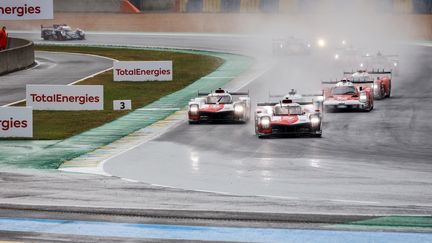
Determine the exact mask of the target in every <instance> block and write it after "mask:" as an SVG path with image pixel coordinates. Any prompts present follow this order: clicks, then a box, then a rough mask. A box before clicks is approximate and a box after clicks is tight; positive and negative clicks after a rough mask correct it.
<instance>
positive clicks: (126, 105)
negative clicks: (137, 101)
mask: <svg viewBox="0 0 432 243" xmlns="http://www.w3.org/2000/svg"><path fill="white" fill-rule="evenodd" d="M113 108H114V110H115V111H122V110H132V101H131V100H114V101H113Z"/></svg>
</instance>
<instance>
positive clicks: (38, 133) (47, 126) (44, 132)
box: [19, 46, 223, 140]
mask: <svg viewBox="0 0 432 243" xmlns="http://www.w3.org/2000/svg"><path fill="white" fill-rule="evenodd" d="M36 50H38V51H55V52H73V53H85V54H94V55H100V56H105V57H110V58H114V59H117V60H123V61H134V60H135V61H138V60H139V61H161V60H172V61H173V69H174V73H173V81H171V82H114V81H113V75H112V71H108V72H105V73H102V74H100V75H97V76H95V77H93V78H90V79H87V80H85V81H83V82H80V83H79V84H80V85H103V86H104V99H105V101H104V105H105V109H104V110H103V111H34V113H33V120H34V121H33V127H34V128H33V130H34V131H33V133H34V139H36V140H44V139H65V138H68V137H70V136H73V135H76V134H79V133H81V132H84V131H86V130H88V129H91V128H94V127H98V126H100V125H102V124H104V123H107V122H110V121H112V120H114V119H116V118H118V117H120V116H123V115H125V114H127V113H128V112H130V111H113V110H112V102H113V100H121V99H129V100H132V108H133V109H136V108H140V107H142V106H145V105H147V104H149V103H151V102H153V101H156V100H158V99H159V98H161V97H163V96H165V95H168V94H170V93H173V92H175V91H177V90H180V89H182V88H184V87H186V86H187V85H189V84H191V83H192V82H194V81H195V80H198V79H199V78H201V77H203V76H206V75H207V74H209V73H211V72H213V71H214V70H215V69H217V68H218V67H219V66H220V65H222V63H223V60H222V59H220V58H216V57H211V56H206V55H196V54H189V53H179V52H173V51H153V50H139V49H123V48H121V49H115V48H95V47H69V46H36ZM19 105H24V104H19Z"/></svg>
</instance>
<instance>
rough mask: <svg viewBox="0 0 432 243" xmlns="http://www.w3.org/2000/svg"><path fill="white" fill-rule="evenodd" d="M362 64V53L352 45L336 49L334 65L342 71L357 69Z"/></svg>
mask: <svg viewBox="0 0 432 243" xmlns="http://www.w3.org/2000/svg"><path fill="white" fill-rule="evenodd" d="M361 62H362V55H361V52H360V51H359V50H358V49H357V48H355V47H353V46H352V45H349V46H343V47H339V48H336V49H335V54H334V55H333V63H334V64H335V66H336V67H337V68H341V69H353V68H354V69H357V68H359V66H360V63H361Z"/></svg>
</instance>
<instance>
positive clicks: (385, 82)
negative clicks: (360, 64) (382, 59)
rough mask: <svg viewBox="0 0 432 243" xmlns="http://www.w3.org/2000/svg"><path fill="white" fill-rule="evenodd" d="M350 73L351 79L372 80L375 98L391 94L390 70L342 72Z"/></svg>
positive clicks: (387, 96) (386, 96) (382, 97)
mask: <svg viewBox="0 0 432 243" xmlns="http://www.w3.org/2000/svg"><path fill="white" fill-rule="evenodd" d="M344 75H350V77H349V78H350V79H351V80H353V81H362V80H374V84H373V95H374V98H375V99H384V98H389V97H390V95H391V83H392V71H385V70H374V69H372V70H371V71H367V70H358V71H357V72H344Z"/></svg>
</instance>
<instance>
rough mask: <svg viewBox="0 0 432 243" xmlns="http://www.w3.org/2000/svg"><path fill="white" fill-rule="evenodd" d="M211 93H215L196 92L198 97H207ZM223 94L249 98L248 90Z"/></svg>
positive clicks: (211, 92)
mask: <svg viewBox="0 0 432 243" xmlns="http://www.w3.org/2000/svg"><path fill="white" fill-rule="evenodd" d="M213 93H216V92H214V91H210V92H200V91H198V96H206V95H209V94H213ZM225 94H230V95H236V96H237V95H245V96H249V90H248V92H225Z"/></svg>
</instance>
